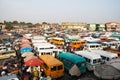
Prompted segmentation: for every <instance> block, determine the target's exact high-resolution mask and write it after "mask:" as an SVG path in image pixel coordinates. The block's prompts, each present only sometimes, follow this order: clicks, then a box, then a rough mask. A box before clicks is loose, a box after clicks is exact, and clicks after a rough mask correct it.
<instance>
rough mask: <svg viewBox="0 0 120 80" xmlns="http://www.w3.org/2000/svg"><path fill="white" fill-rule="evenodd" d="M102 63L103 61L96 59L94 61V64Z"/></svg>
mask: <svg viewBox="0 0 120 80" xmlns="http://www.w3.org/2000/svg"><path fill="white" fill-rule="evenodd" d="M100 62H101V59H94V60H93V64H96V63H100Z"/></svg>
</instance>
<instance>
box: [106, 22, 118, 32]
mask: <svg viewBox="0 0 120 80" xmlns="http://www.w3.org/2000/svg"><path fill="white" fill-rule="evenodd" d="M105 25H106V30H107V31H120V23H117V22H108V23H106V24H105Z"/></svg>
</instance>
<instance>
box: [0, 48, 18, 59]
mask: <svg viewBox="0 0 120 80" xmlns="http://www.w3.org/2000/svg"><path fill="white" fill-rule="evenodd" d="M15 56H16V52H15V50H9V51H3V52H0V59H6V58H11V57H15Z"/></svg>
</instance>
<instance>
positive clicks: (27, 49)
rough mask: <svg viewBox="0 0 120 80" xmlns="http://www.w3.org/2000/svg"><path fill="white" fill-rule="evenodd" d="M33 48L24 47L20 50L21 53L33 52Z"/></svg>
mask: <svg viewBox="0 0 120 80" xmlns="http://www.w3.org/2000/svg"><path fill="white" fill-rule="evenodd" d="M32 50H33V48H23V49H21V50H20V53H21V54H22V53H25V52H32Z"/></svg>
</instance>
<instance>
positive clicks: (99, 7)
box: [0, 0, 120, 23]
mask: <svg viewBox="0 0 120 80" xmlns="http://www.w3.org/2000/svg"><path fill="white" fill-rule="evenodd" d="M4 20H5V21H15V20H17V21H18V22H20V21H24V22H32V23H42V22H49V23H62V22H81V23H106V22H112V21H113V22H120V0H0V22H4Z"/></svg>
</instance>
